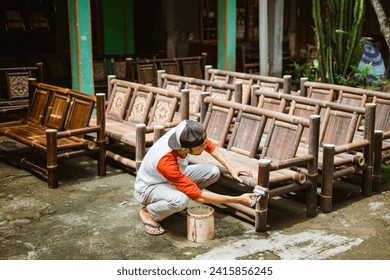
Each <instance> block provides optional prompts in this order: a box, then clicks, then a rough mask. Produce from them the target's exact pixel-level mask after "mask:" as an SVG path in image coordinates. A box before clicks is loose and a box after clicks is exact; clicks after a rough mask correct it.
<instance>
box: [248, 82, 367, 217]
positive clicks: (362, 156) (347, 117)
mask: <svg viewBox="0 0 390 280" xmlns="http://www.w3.org/2000/svg"><path fill="white" fill-rule="evenodd" d="M254 92H255V94H254V98H253V99H252V102H253V105H256V104H257V100H259V99H260V98H259V97H262V98H264V97H266V98H274V99H278V100H284V102H283V104H286V108H285V113H287V114H290V115H295V116H299V117H304V118H309V116H310V115H312V114H318V115H320V116H321V132H320V137H319V162H318V171H319V174H321V184H320V186H321V187H320V188H319V189H318V193H319V195H320V204H321V210H322V211H323V212H329V211H331V209H332V197H333V181H334V180H335V179H337V178H342V177H346V176H348V175H351V174H360V173H362V174H363V179H362V193H363V195H365V196H369V195H371V193H372V184H373V176H372V168H373V158H374V152H373V149H374V143H373V139H374V125H373V121H374V120H375V105H374V104H371V103H370V104H366V106H365V107H356V106H350V105H345V104H340V103H336V102H332V101H325V100H320V99H313V98H307V97H303V96H294V95H291V94H285V93H275V92H269V91H265V90H261V89H256V90H254ZM362 117H365V118H366V121H365V126H364V137H362V138H360V139H356V137H355V135H356V133H357V130H356V129H357V124H358V121H359V120H360V119H361V118H362ZM303 134H304V136H303V138H302V140H303V141H302V143H301V144H300V147H299V149H298V154H305V153H306V152H307V139H308V136H307V135H308V134H307V131H304V133H303ZM302 172H304V171H302Z"/></svg>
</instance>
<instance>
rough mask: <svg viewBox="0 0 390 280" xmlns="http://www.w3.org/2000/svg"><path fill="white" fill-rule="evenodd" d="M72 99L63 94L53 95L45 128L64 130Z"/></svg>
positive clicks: (47, 112) (47, 110)
mask: <svg viewBox="0 0 390 280" xmlns="http://www.w3.org/2000/svg"><path fill="white" fill-rule="evenodd" d="M70 102H71V99H70V98H69V96H67V95H65V94H63V93H57V92H55V93H52V94H51V95H50V100H49V102H48V104H47V108H46V115H45V121H44V126H45V127H47V128H54V129H57V130H58V131H60V130H62V129H63V127H64V124H65V119H66V114H67V112H68V108H69V105H70Z"/></svg>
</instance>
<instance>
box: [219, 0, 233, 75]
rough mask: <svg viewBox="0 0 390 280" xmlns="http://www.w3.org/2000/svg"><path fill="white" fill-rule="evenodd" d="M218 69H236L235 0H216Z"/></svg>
mask: <svg viewBox="0 0 390 280" xmlns="http://www.w3.org/2000/svg"><path fill="white" fill-rule="evenodd" d="M218 69H224V70H231V71H234V70H235V69H236V0H219V1H218Z"/></svg>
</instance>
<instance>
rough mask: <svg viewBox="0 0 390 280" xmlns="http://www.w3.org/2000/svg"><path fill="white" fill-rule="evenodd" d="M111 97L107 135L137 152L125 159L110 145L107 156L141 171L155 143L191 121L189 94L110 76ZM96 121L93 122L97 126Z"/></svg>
mask: <svg viewBox="0 0 390 280" xmlns="http://www.w3.org/2000/svg"><path fill="white" fill-rule="evenodd" d="M108 84H109V92H110V97H109V100H108V102H107V109H106V114H105V120H106V126H105V136H106V138H107V139H108V140H109V143H110V142H112V143H116V142H119V143H121V144H123V145H125V146H126V147H129V148H131V149H133V150H134V151H135V157H134V158H132V157H130V156H125V155H123V154H120V153H119V152H115V151H114V149H111V145H107V148H106V150H107V151H106V156H107V157H108V158H111V159H113V160H115V161H117V162H119V163H120V164H122V165H124V166H127V167H130V168H132V169H135V170H138V167H139V165H140V164H141V161H142V159H143V157H144V155H145V153H146V150H147V148H148V147H150V146H151V145H152V144H153V143H154V141H155V140H157V139H158V138H159V137H160V136H161V135H162V134H163V133H164V132H165V131H166V130H167V129H170V128H171V127H173V126H176V125H177V124H178V123H179V122H180V121H181V120H184V119H188V114H189V113H188V95H189V94H188V91H186V90H182V91H181V92H178V91H172V90H167V89H161V88H158V87H153V86H147V85H144V84H138V83H133V82H129V81H124V80H120V79H116V78H115V76H109V81H108ZM95 123H96V119H95V118H92V119H91V124H95Z"/></svg>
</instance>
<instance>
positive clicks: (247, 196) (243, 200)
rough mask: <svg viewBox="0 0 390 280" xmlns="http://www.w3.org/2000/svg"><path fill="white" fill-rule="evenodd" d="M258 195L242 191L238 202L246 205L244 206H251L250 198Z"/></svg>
mask: <svg viewBox="0 0 390 280" xmlns="http://www.w3.org/2000/svg"><path fill="white" fill-rule="evenodd" d="M258 196H259V195H257V194H254V193H244V194H242V195H240V196H239V199H240V203H242V204H244V205H246V206H251V203H252V200H253V199H255V198H257V197H258Z"/></svg>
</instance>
